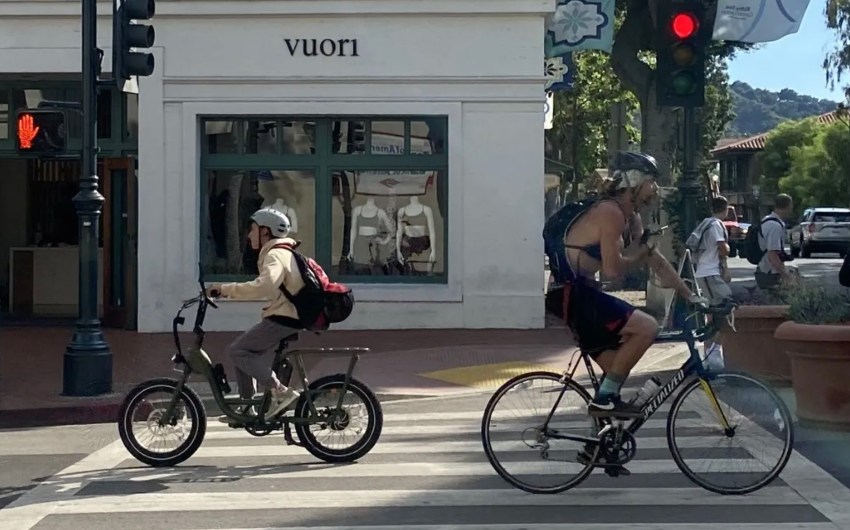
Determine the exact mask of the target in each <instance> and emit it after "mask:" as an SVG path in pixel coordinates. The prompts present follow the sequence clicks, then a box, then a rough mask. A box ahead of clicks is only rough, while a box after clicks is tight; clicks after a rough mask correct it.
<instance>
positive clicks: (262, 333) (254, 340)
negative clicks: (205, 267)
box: [208, 208, 304, 423]
mask: <svg viewBox="0 0 850 530" xmlns="http://www.w3.org/2000/svg"><path fill="white" fill-rule="evenodd" d="M289 230H290V224H289V218H287V217H286V215H284V214H283V213H281V212H279V211H277V210H275V209H272V208H263V209H260V210H257V211H256V212H254V214H253V215H252V216H251V230H250V232H249V233H248V240H249V241H250V243H251V248H253V249H254V250H259V251H260V255H259V259H258V268H259V271H260V275H259V276H258V277H257V278H256V279H254V280H252V281H250V282H233V283H220V284H211V285H210V287H209V288H208V292H209V294H210V296H212V297H214V298H217V297H219V296H221V297H223V298H230V299H233V300H261V299H264V300H268V304H267V305H266V306H265V307H263V309H262V313H261V316H262V320H261V321H260V322H259V323H258V324H256V325H255V326H253V327H252V328H251V329H249V330H248V331H246V332H245V333H243V334H242V335H240V336H239V337H238V338H237V339H236V340H235V341H233V343H232V344H231V345H230V346H228V347H227V353H228V355H229V356H230V358H231V360H232V361H233V366H234V367H235V368H236V383H237V386H238V388H239V397H241V398H242V399H251V398H253V396H254V393H255V392H256V387H255V384H254V380H255V379H256V380H257V381H259V382H260V384H261V385H262V386H263V387H265V389H267V390H270V391H271V398H272V399H271V401H270V402H269V407H268V410H267V411H266V413H265V417H266V418H271V417H274V416H276V415H278V414H280V413H282V412H283V411H285V410H286V409H287V407H289V406H290V405H291V404H292V403H294V402H295V401H296V400H297V399H298V397H299V396H300V393H299V392H297V391H295V390H293V389H292V388H289V387H287V386H285V385H284V384H283V383H281V382H280V381H279V380H278V378H277V376H276V375H275V373H274V372H273V371H272V369H271V367H272V354H273V351H272V349H273V348H274V347H275V346H276V345H277V344H278V343H280V341H281V340H283V339H284V338H286V337H288V336H289V335H292V334H293V333H296V332H298V331H299V330H300V329H302V327H303V326H301V324H300V321H299V317H298V311H297V310H296V308H295V306H294V305H292V303H291V302H290V301H289V300H288V299H287V298H286V296H285V295H284V294H283V292H282V291H281V290H280V286H281V284H283V285H285V286H286V289H287V290H288V291H289V292H290V293H292V294H293V295H294V294H296V293H298V291H300V290H301V289H302V288H303V287H304V280H303V279H302V278H301V273H300V272H299V270H298V264H297V262H296V261H295V258H294V257H293V255H292V252H290V251H289V250H288V249H285V248H272V247H274V246H276V245H281V244H290V245H292V246H293V247H294V246H296V245H297V243H296V241H295V240H293V239H291V238H288V237H286V236H287V235H288V234H289ZM219 421H221V422H223V423H228V422H229V421H230V420H229V418H228V417H227V416H221V417H220V418H219Z"/></svg>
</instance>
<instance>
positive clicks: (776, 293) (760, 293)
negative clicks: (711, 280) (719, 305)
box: [732, 286, 792, 306]
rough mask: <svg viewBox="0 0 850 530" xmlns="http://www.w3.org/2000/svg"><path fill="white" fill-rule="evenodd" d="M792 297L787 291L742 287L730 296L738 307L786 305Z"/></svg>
mask: <svg viewBox="0 0 850 530" xmlns="http://www.w3.org/2000/svg"><path fill="white" fill-rule="evenodd" d="M791 297H792V293H791V291H789V290H787V289H784V288H783V289H761V288H759V287H756V286H753V287H746V286H745V287H744V288H743V289H742V290H740V291H735V292H733V294H732V300H733V301H734V302H735V303H736V304H738V305H756V306H766V305H788V303H789V301H790V299H791Z"/></svg>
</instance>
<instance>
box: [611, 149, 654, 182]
mask: <svg viewBox="0 0 850 530" xmlns="http://www.w3.org/2000/svg"><path fill="white" fill-rule="evenodd" d="M612 169H614V171H628V170H630V169H635V170H637V171H641V172H643V173H648V174H650V175H652V176H658V163H657V162H656V161H655V158H654V157H652V156H651V155H648V154H646V153H633V152H631V151H620V152H618V153H617V155H616V156H615V157H614V164H613V168H612Z"/></svg>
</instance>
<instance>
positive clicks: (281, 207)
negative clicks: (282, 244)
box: [271, 197, 298, 234]
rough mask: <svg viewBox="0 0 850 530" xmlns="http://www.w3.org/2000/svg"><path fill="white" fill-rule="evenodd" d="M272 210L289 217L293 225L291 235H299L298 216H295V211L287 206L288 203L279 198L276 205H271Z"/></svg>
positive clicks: (290, 230)
mask: <svg viewBox="0 0 850 530" xmlns="http://www.w3.org/2000/svg"><path fill="white" fill-rule="evenodd" d="M271 207H272V208H274V209H275V210H277V211H279V212H280V213H282V214H283V215H285V216H287V217H289V224H290V225H292V228H290V229H289V233H290V234H297V233H298V216H297V215H296V214H295V210H293V209H292V207H291V206H287V205H286V203H285V202H284V201H283V199H281V198H280V197H278V198H277V199H276V200H275V201H274V204H272V205H271Z"/></svg>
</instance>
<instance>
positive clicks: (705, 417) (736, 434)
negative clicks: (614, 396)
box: [481, 304, 794, 495]
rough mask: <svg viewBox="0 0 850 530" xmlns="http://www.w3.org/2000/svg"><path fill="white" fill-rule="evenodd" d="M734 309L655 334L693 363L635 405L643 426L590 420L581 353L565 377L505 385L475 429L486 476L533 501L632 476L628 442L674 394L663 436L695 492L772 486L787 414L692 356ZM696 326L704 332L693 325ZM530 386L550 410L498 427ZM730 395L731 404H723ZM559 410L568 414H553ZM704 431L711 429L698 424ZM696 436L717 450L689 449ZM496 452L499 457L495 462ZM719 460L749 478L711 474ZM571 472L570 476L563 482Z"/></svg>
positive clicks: (784, 443)
mask: <svg viewBox="0 0 850 530" xmlns="http://www.w3.org/2000/svg"><path fill="white" fill-rule="evenodd" d="M734 309H735V306H734V305H732V304H729V305H724V306H715V307H711V308H698V309H697V311H698V312H699V313H694V314H691V315H690V316H688V317H687V318H686V319H685V322H684V326H683V329H682V330H681V331H675V332H662V333H659V336H658V337H657V339H656V343H664V342H679V341H683V340H684V341H685V342H686V343H687V345H688V348H689V350H690V357H689V358H688V359H687V361H685V363H684V364H683V365H682V367H681V368H680V369H679V370H678V371H677V372H676V373H675V374H673V376H672V377H671V378H670V379H669V381H667V382H666V383H665V384H663V385H662V386H661V388H660V389H659V390H658V391H657V393H656V394H655V395H654V396H651V397H650V398H649V399H648V400H647V401H646V402H645V403H644V404H643V405H642V407H641V410H642V412H643V416H641V417H638V418H632V419H626V420H623V419H617V418H594V417H591V416H589V415H588V413H587V405H588V403H589V402H590V401H591V399H592V398H591V395H590V393H589V392H588V391H587V390H586V389H585V387H584V386H582V384H581V383H579V382H578V381H576V379H575V378H574V375H575V372H576V369H577V368H578V366H579V360H584V364H585V366H586V368H587V372H588V376H589V379H590V382H591V385H592V387H593V390H594V392H598V391H599V381H598V379H597V377H596V374H595V372H594V369H593V365H592V363H591V361H590V358H589V353H590V352H586V351H580V350H578V351H579V353H580V354H579V355H578V357H576V355H575V354H573V357H572V359H571V360H570V362H569V365H568V369H567V370H565V371H564V372H563V373H562V374H557V373H554V372H546V371H536V372H530V373H526V374H522V375H519V376H516V377H514V378H512V379H510V380H509V381H507V382H505V383H504V384H503V385H502V386H501V387H500V388H499V389H497V390H496V392H495V393H494V394H493V396H492V397H491V398H490V401H489V402H488V404H487V406H486V408H485V411H484V417H483V420H482V424H481V437H482V441H483V444H484V451H485V453H486V454H487V458H488V460H489V461H490V463H491V464H492V466H493V468H494V469H495V470H496V472H497V473H498V474H499V475H500V476H501V477H502V478H503V479H505V480H506V481H507V482H509V483H510V484H512V485H513V486H514V487H517V488H519V489H522V490H524V491H527V492H530V493H560V492H563V491H566V490H568V489H570V488H572V487H574V486H577V485H578V484H580V483H581V482H582V481H583V480H584V479H585V478H587V477H588V476H589V475H590V473H591V472H592V471H593V469H595V468H597V467H598V468H602V469H604V470H605V472H606V473H607V474H608V475H610V476H612V477H617V476H619V475H621V474H629V472H628V471H627V469H626V468H625V467H624V466H625V465H626V464H628V463H629V462H630V461H632V459H633V458H634V456H635V454H636V452H637V446H638V441H637V440H636V439H635V435H636V434H637V432H638V430H639V429H640V428H641V427H642V426H644V425H646V424H647V422H649V421H650V418H651V417H652V415H653V414H655V412H656V411H657V410H658V409H659V408H660V407H661V406H662V404H663V403H664V402H665V401H666V400H667V398H668V397H670V396H671V395H672V394H673V393H674V392H675V391H676V390H677V389H681V391H680V392H679V393H678V395H677V396H676V397H675V398H674V400H673V402H672V404H671V405H670V410H669V413H668V415H667V421H666V427H664V431H665V433H664V434H665V436H666V445H667V447H668V448H669V450H670V452H671V453H672V456H673V460H674V461H675V463H676V465H677V466H678V468H679V469H680V470H681V471H682V473H684V474H685V476H687V477H688V478H689V479H690V480H691V481H692V482H694V483H696V484H697V485H699V486H701V487H703V488H705V489H707V490H709V491H712V492H715V493H720V494H727V495H730V494H745V493H750V492H753V491H756V490H758V489H760V488H762V487H764V486H766V485H767V484H769V483H770V482H771V481H773V480H774V479H775V478H776V477H778V476H779V474H780V473H781V472H782V470H783V469H784V468H785V465H786V464H787V463H788V459H789V458H790V456H791V452H792V451H793V445H794V433H793V423H792V418H791V414H790V413H789V411H788V408H787V407H786V406H785V404H784V402H783V401H782V399H781V398H780V397H779V396H778V395H777V394H776V393H775V392H774V391H773V390H772V389H771V388H769V387H768V386H767V385H766V384H765V383H763V382H762V381H760V380H759V379H758V378H756V377H753V376H752V375H749V374H744V373H737V372H732V371H727V370H719V371H715V370H713V369H710V368H707V367H706V366H705V365H704V364H703V362H702V360H701V359H700V355H699V352H698V351H697V349H696V347H695V343H696V342H697V341H700V342H702V341H705V340H706V339H710V338H711V337H712V336H714V335H715V334H716V333H717V332H718V331H719V329H720V325H721V323H722V322H723V320H724V317H725V316H727V315H729V314H731V313H732V312H733V311H734ZM706 314H710V315H712V316H713V318H711V319H710V320H711V322H710V323H705V322H702V321H704V320H707V319H705V318H702V317H703V316H704V315H706ZM695 317H696V318H695ZM733 318H734V317H733ZM697 320H700V321H701V322H700V323H699V324H696V323H695V321H697ZM533 386H548V388H547V389H546V390H543V391H541V392H540V395H542V396H546V397H550V398H554V403H553V404H551V405H545V406H543V407H541V408H540V409H539V414H537V415H535V416H534V417H533V418H532V417H529V416H530V415H529V414H527V412H528V403H529V401H526V406H525V408H523V409H520V411H519V412H520V413H519V414H514V417H513V418H502V416H501V414H500V406H501V405H502V403H503V401H508V398H512V397H513V396H514V395H518V394H520V393H521V392H522V391H523V390H526V389H528V388H530V387H533ZM727 391H729V392H730V393H731V395H730V396H726V392H727ZM736 392H737V395H736V394H735V393H736ZM718 394H722V396H721V397H718ZM700 397H701V398H704V403H703V406H702V407H700V409H701V410H703V411H705V414H702V413H700V412H699V411H696V412H695V411H691V410H689V407H685V406H684V405H685V404H688V405H690V400H691V399H694V400H698V399H699V398H700ZM559 406H562V407H563V408H564V409H566V410H563V411H559ZM756 409H758V411H757V412H756ZM747 412H754V413H755V415H756V416H757V419H756V420H754V419H751V418H742V417H741V416H742V415H743V414H744V413H747ZM709 421H711V422H712V423H713V424H712V425H708V424H707V423H703V424H698V422H709ZM529 424H530V425H529ZM511 427H520V429H521V430H520V432H519V433H518V434H517V433H515V432H514V433H512V432H507V431H506V429H508V428H511ZM648 429H651V427H650V428H648ZM570 431H572V432H570ZM747 432H752V433H755V434H756V435H758V436H759V437H760V438H759V439H758V440H757V441H753V442H747V441H746V440H743V441H742V438H743V436H746V433H747ZM694 435H714V436H717V437H718V438H719V440H720V441H719V442H715V443H713V444H696V443H693V439H694ZM656 440H657V439H656ZM647 441H652V440H647ZM560 442H572V443H573V444H574V445H576V446H577V447H576V448H575V449H574V450H572V451H569V450H567V451H562V450H561V449H560V448H558V447H553V446H554V445H556V444H559V443H560ZM736 443H741V446H740V447H730V448H728V449H731V451H728V452H724V450H725V449H727V447H726V446H729V445H733V444H736ZM650 445H651V444H650ZM711 445H714V447H711ZM503 448H505V449H506V450H505V451H504V453H505V454H504V456H503V457H499V456H498V454H499V453H500V452H501V450H502V449H503ZM653 448H654V449H658V448H660V446H659V447H653ZM767 451H773V452H775V453H776V455H775V456H773V457H766V456H764V455H762V454H761V453H762V452H767ZM721 453H722V455H721ZM723 457H725V458H727V459H729V461H730V462H732V463H733V464H740V465H742V466H747V469H745V470H744V471H741V472H721V471H718V470H717V467H716V466H717V465H718V464H720V463H722V462H723ZM553 461H554V462H555V463H556V467H555V469H554V470H545V469H544V465H545V464H547V463H549V462H553ZM510 468H515V469H514V470H511V469H510ZM703 468H707V470H705V471H703ZM573 471H574V472H575V473H574V474H572V475H570V473H571V472H573ZM535 479H539V480H541V482H543V481H545V482H546V483H545V484H543V483H541V484H533V483H532V482H531V481H532V480H535ZM728 482H732V484H730V483H728Z"/></svg>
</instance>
